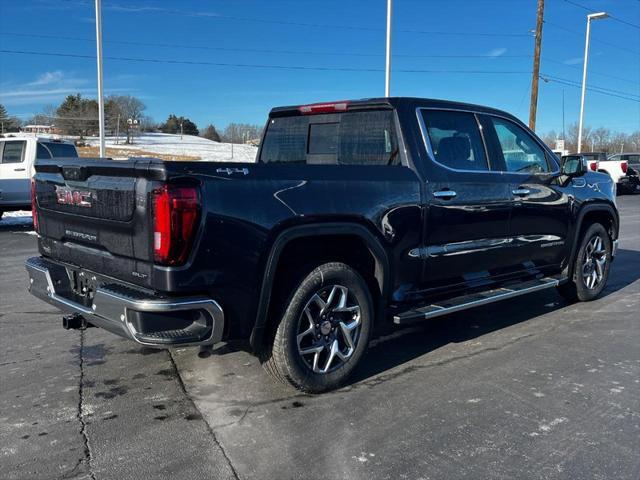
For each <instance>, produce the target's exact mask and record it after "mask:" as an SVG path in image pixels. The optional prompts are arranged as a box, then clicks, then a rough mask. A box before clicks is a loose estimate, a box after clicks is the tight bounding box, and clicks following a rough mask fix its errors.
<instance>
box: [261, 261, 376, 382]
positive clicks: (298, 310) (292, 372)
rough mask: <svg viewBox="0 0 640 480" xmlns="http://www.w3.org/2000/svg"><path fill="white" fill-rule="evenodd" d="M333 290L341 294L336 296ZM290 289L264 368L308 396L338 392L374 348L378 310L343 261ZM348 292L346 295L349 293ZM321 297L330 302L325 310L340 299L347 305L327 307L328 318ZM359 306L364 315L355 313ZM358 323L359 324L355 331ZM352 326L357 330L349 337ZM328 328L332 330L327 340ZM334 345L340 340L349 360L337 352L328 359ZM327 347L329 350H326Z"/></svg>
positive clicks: (264, 356) (319, 269)
mask: <svg viewBox="0 0 640 480" xmlns="http://www.w3.org/2000/svg"><path fill="white" fill-rule="evenodd" d="M334 289H335V290H336V291H337V292H338V293H337V294H332V293H331V291H333V290H334ZM291 290H292V291H291V292H290V294H289V295H288V296H287V297H286V298H287V300H286V301H285V304H284V305H283V308H282V314H281V316H280V318H279V322H278V324H277V325H275V326H274V329H275V331H274V332H272V336H271V338H272V342H270V344H269V345H267V346H266V348H265V351H264V352H263V354H262V362H263V366H264V368H265V370H266V371H267V372H268V373H269V374H270V375H271V376H273V377H274V378H275V379H277V380H278V381H280V382H282V383H285V384H288V385H291V386H293V387H294V388H296V389H298V390H301V391H304V392H309V393H320V392H324V391H327V390H333V389H335V388H338V387H340V386H341V385H343V384H344V383H345V382H346V380H347V379H348V378H349V376H350V375H351V374H352V372H353V370H354V369H355V368H356V367H357V365H358V363H359V362H360V359H361V358H362V356H363V355H364V353H365V351H366V349H367V346H368V344H369V339H370V336H371V331H372V328H373V319H374V308H373V301H372V299H371V293H370V292H369V289H368V287H367V283H366V282H365V280H364V279H363V278H362V276H360V274H359V273H358V272H357V271H355V270H354V269H353V268H351V267H349V266H348V265H346V264H344V263H337V262H332V263H325V264H323V265H320V266H318V267H317V268H315V269H313V270H312V271H311V272H309V273H308V274H307V275H306V276H304V278H303V279H302V280H301V281H300V282H297V284H296V285H295V286H294V287H293V288H292V289H291ZM345 290H346V292H347V293H344V292H345ZM332 295H333V296H332ZM316 296H318V297H322V298H321V299H320V300H322V301H325V300H326V303H325V305H326V306H330V305H333V304H334V303H335V302H336V301H337V300H336V299H337V298H338V296H340V299H341V298H342V296H344V298H345V300H344V305H343V307H342V308H338V307H339V305H337V304H336V308H335V309H334V308H331V309H329V308H328V307H327V310H326V312H327V313H326V314H325V315H324V317H323V316H322V315H321V313H322V312H323V311H324V309H323V308H321V307H320V305H321V303H317V302H320V300H317V299H316ZM314 299H316V300H314ZM349 303H351V304H352V306H351V307H349V306H348V305H349ZM356 306H357V308H358V309H359V310H357V311H358V312H359V315H356V313H355V311H356V310H354V309H355V308H356ZM352 310H353V311H352ZM312 311H313V313H312ZM316 311H317V312H318V314H317V315H315V312H316ZM341 315H342V316H341ZM334 316H335V317H337V319H336V318H334ZM316 317H317V320H318V322H317V323H316V322H315V320H316ZM325 317H326V319H325V320H322V319H323V318H325ZM356 317H358V320H356ZM329 320H331V321H329ZM305 322H306V323H305ZM334 322H335V323H334ZM358 322H359V323H358ZM356 323H357V324H358V325H357V326H355V327H351V326H352V325H353V324H356ZM314 324H315V327H314ZM327 324H328V325H329V326H327ZM341 324H342V325H341ZM347 325H349V327H350V328H353V329H354V330H353V331H351V330H349V332H350V333H344V332H345V330H344V329H346V328H347ZM343 327H344V329H343ZM327 329H331V330H330V331H329V333H328V335H327V336H324V337H323V335H324V333H326V332H325V330H327ZM303 334H304V336H303ZM318 335H320V337H318ZM344 335H348V336H349V338H350V339H351V343H352V344H354V347H349V346H348V341H347V338H346V336H344ZM352 335H353V336H352ZM299 337H302V340H301V341H299V340H298V338H299ZM334 341H335V342H337V343H336V345H337V347H335V348H341V350H340V355H342V356H346V355H347V354H348V355H349V356H348V358H347V359H346V360H343V359H342V358H339V357H338V356H337V353H334V354H333V356H332V358H333V360H329V355H330V354H331V347H332V346H333V342H334ZM303 342H309V344H308V345H306V344H304V343H303ZM323 344H324V345H325V347H322V345H323ZM341 345H342V347H345V346H346V348H342V347H341ZM320 348H324V350H322V352H315V353H313V354H303V353H302V351H307V350H317V349H320ZM349 352H350V353H349ZM316 354H317V357H316ZM305 355H306V356H305ZM312 362H313V364H311V363H312ZM316 365H318V366H319V367H324V366H325V365H326V366H327V369H326V370H327V371H326V372H319V371H317V369H315V367H316ZM314 369H315V371H314Z"/></svg>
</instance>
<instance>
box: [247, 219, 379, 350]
mask: <svg viewBox="0 0 640 480" xmlns="http://www.w3.org/2000/svg"><path fill="white" fill-rule="evenodd" d="M323 235H355V236H357V237H359V238H360V239H362V241H363V242H364V243H365V245H367V247H368V248H369V251H370V252H371V254H372V255H373V258H374V259H375V279H376V282H377V283H378V286H379V288H380V292H381V293H382V295H381V302H383V304H384V302H385V299H386V298H387V297H388V289H389V285H390V280H389V278H390V275H391V272H390V264H389V259H388V256H387V252H386V251H385V249H384V247H383V246H382V244H381V243H380V241H379V240H378V238H377V237H376V236H375V235H374V234H373V233H372V232H371V231H370V230H369V229H368V228H366V227H365V226H363V225H360V224H357V223H342V222H340V223H322V224H313V225H300V226H296V227H291V228H289V229H287V230H285V231H284V232H282V233H280V234H279V235H278V237H277V238H276V240H275V241H274V243H273V246H272V247H271V251H270V252H269V256H268V258H267V261H266V264H265V269H264V275H263V280H262V288H261V290H260V298H259V301H258V309H257V314H256V322H255V324H254V327H253V330H252V331H251V337H250V339H249V341H250V344H251V347H252V348H253V350H254V351H255V350H257V349H258V348H259V347H260V345H261V344H262V340H263V337H264V334H265V327H266V324H267V316H268V312H269V306H270V300H271V295H272V290H273V280H274V277H275V273H276V270H277V267H278V262H279V260H280V254H281V253H282V251H283V250H284V248H285V247H286V245H287V244H288V243H289V242H291V241H292V240H294V239H298V238H301V237H318V236H323Z"/></svg>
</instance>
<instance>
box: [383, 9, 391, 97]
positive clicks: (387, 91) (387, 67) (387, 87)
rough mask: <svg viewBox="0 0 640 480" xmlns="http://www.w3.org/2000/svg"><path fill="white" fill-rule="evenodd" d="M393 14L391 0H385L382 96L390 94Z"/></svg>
mask: <svg viewBox="0 0 640 480" xmlns="http://www.w3.org/2000/svg"><path fill="white" fill-rule="evenodd" d="M392 14H393V0H387V51H386V65H385V69H384V96H385V97H390V96H391V17H392Z"/></svg>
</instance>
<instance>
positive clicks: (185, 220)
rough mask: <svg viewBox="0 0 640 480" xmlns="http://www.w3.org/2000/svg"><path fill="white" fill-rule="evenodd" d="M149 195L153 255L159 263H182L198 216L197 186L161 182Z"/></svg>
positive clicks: (186, 254) (194, 232)
mask: <svg viewBox="0 0 640 480" xmlns="http://www.w3.org/2000/svg"><path fill="white" fill-rule="evenodd" d="M152 198H153V214H154V221H153V254H154V259H155V261H156V263H161V264H163V265H180V264H183V263H184V262H185V261H186V260H187V257H188V256H189V249H190V247H191V245H192V243H193V238H194V237H195V234H196V229H197V226H198V219H199V217H200V204H199V196H198V189H197V188H195V187H179V186H173V185H164V186H163V187H161V188H159V189H157V190H154V191H153V193H152Z"/></svg>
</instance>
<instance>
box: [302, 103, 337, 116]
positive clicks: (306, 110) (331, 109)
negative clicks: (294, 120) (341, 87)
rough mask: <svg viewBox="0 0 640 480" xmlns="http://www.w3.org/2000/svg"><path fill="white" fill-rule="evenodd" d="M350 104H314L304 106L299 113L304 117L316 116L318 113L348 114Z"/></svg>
mask: <svg viewBox="0 0 640 480" xmlns="http://www.w3.org/2000/svg"><path fill="white" fill-rule="evenodd" d="M348 106H349V102H331V103H313V104H311V105H302V106H300V107H298V111H299V112H300V113H301V114H303V115H314V114H318V113H335V112H346V111H347V107H348Z"/></svg>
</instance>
